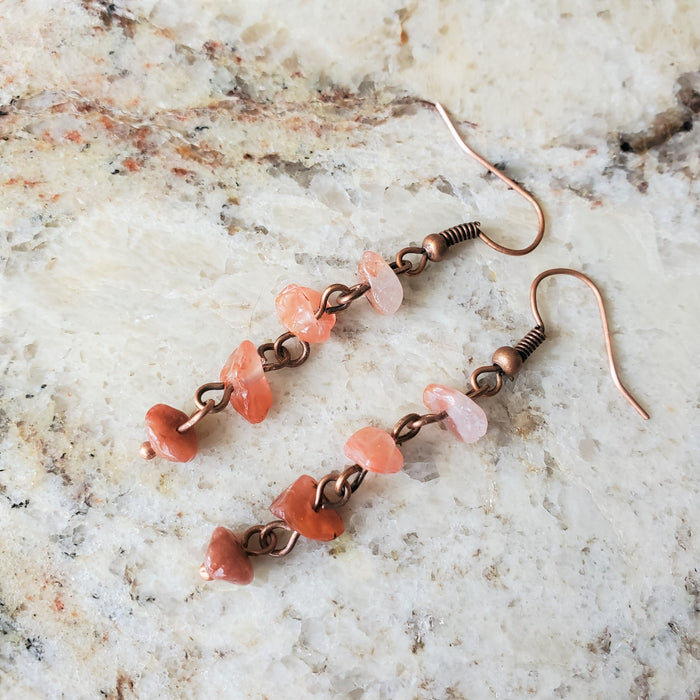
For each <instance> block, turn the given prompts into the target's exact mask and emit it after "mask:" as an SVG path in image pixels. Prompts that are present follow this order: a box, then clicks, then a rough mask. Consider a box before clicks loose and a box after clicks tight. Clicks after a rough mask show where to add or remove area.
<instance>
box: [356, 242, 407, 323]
mask: <svg viewBox="0 0 700 700" xmlns="http://www.w3.org/2000/svg"><path fill="white" fill-rule="evenodd" d="M357 272H358V275H359V277H360V281H361V282H366V283H367V284H369V291H368V292H367V301H369V303H370V304H371V305H372V308H373V309H374V310H375V311H377V312H378V313H380V314H382V315H383V316H390V315H391V314H395V313H396V312H397V311H398V308H399V306H401V302H402V301H403V287H402V286H401V282H400V281H399V278H398V277H397V276H396V273H395V272H394V271H393V270H392V269H391V267H390V266H389V263H388V262H387V261H386V260H384V258H383V257H382V256H381V255H379V254H378V253H373V252H372V251H371V250H366V251H365V252H364V253H362V257H361V258H360V262H359V264H358V265H357Z"/></svg>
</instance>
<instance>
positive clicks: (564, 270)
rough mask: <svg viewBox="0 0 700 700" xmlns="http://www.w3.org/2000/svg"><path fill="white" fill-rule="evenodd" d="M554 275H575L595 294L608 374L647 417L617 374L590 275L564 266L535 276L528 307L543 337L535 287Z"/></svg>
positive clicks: (604, 315)
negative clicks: (606, 356) (606, 355)
mask: <svg viewBox="0 0 700 700" xmlns="http://www.w3.org/2000/svg"><path fill="white" fill-rule="evenodd" d="M554 275H569V276H571V277H575V278H576V279H578V280H581V282H585V283H586V284H587V285H588V286H589V287H590V289H591V291H592V292H593V294H594V295H595V298H596V301H597V302H598V309H599V311H600V320H601V321H602V323H603V337H604V338H605V349H606V351H607V354H608V368H609V369H610V376H611V377H612V380H613V382H614V384H615V386H616V387H617V388H618V390H619V392H620V393H621V394H622V395H623V396H624V397H625V398H626V399H627V401H629V402H630V404H632V406H633V407H634V410H635V411H637V413H639V415H640V416H641V417H642V418H644V420H648V419H649V414H648V413H647V412H646V411H645V410H644V409H643V408H642V407H641V406H640V405H639V403H638V402H637V400H636V399H635V398H634V397H633V396H632V394H630V392H629V391H628V390H627V389H626V388H625V386H624V384H623V383H622V381H621V380H620V377H619V376H618V374H617V367H616V366H615V357H614V355H613V349H612V341H611V338H610V328H609V327H608V316H607V313H606V311H605V304H604V303H603V297H602V296H601V294H600V290H599V289H598V287H597V286H596V285H595V283H594V282H593V280H591V279H590V277H586V275H584V274H583V273H582V272H579V271H578V270H571V269H569V268H566V267H555V268H553V269H551V270H545V271H544V272H541V273H540V274H539V275H537V277H535V279H534V280H533V282H532V286H531V287H530V308H531V309H532V315H533V317H534V319H535V324H536V327H537V328H539V329H540V330H541V331H542V336H543V337H544V332H545V330H544V322H543V321H542V316H541V315H540V312H539V310H538V309H537V287H538V286H539V284H540V282H542V280H544V279H546V278H547V277H552V276H554Z"/></svg>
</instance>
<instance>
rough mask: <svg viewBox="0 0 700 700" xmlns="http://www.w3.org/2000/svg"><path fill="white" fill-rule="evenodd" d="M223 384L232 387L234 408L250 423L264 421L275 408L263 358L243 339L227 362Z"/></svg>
mask: <svg viewBox="0 0 700 700" xmlns="http://www.w3.org/2000/svg"><path fill="white" fill-rule="evenodd" d="M221 381H222V382H224V383H226V384H230V385H231V386H232V387H233V393H232V394H231V405H232V406H233V407H234V408H235V409H236V411H238V413H240V414H241V415H242V416H243V417H244V418H245V419H246V420H247V421H249V422H251V423H260V422H262V421H263V420H265V416H266V415H267V412H268V411H269V410H270V406H272V391H271V390H270V384H269V383H268V381H267V377H266V376H265V372H264V371H263V365H262V358H261V357H260V355H258V351H257V349H256V348H255V345H253V343H251V342H250V340H244V341H243V342H242V343H241V344H240V345H239V346H238V347H237V348H236V349H235V350H234V351H233V352H232V353H231V356H230V357H229V358H228V360H226V364H225V365H224V367H223V369H222V370H221Z"/></svg>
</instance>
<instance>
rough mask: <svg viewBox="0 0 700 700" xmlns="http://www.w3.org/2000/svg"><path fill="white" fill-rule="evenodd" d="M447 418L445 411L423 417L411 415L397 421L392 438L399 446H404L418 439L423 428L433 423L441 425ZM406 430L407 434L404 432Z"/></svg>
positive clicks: (416, 414) (415, 414)
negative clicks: (409, 441)
mask: <svg viewBox="0 0 700 700" xmlns="http://www.w3.org/2000/svg"><path fill="white" fill-rule="evenodd" d="M445 418H447V413H446V412H445V411H443V412H442V413H426V414H424V415H422V416H421V415H420V414H418V413H409V414H407V415H405V416H404V417H403V418H400V419H399V420H398V421H397V423H396V425H394V427H393V428H392V430H391V437H392V438H393V439H394V442H395V443H396V444H397V445H402V444H403V443H404V442H407V441H408V440H412V439H413V438H414V437H416V435H418V433H419V432H420V430H421V428H423V427H425V426H426V425H430V424H431V423H439V422H440V421H442V420H445ZM404 430H405V431H406V432H402V431H404Z"/></svg>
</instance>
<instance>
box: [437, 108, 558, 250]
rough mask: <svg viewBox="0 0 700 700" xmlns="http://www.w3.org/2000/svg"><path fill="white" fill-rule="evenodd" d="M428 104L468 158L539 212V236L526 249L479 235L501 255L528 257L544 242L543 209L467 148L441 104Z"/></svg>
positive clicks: (516, 185)
mask: <svg viewBox="0 0 700 700" xmlns="http://www.w3.org/2000/svg"><path fill="white" fill-rule="evenodd" d="M428 104H430V105H432V106H433V107H435V109H436V110H437V113H438V114H439V115H440V116H441V117H442V120H443V121H444V122H445V124H446V125H447V128H448V129H449V131H450V134H452V137H453V138H454V140H455V141H456V142H457V145H458V146H459V147H460V148H461V149H462V150H463V151H464V152H465V153H466V154H467V155H468V156H471V157H472V158H473V159H474V160H476V161H477V162H478V163H480V164H481V165H483V166H484V167H485V168H486V169H487V170H488V171H490V172H492V173H493V174H494V175H495V176H496V177H497V178H499V179H500V180H503V182H505V183H506V185H508V187H509V188H511V189H513V190H515V191H516V192H517V193H518V194H519V195H520V196H521V197H524V198H525V199H526V200H527V201H528V202H530V204H532V206H533V207H534V208H535V211H536V212H537V224H538V228H537V236H536V237H535V240H534V241H533V242H532V243H530V245H529V246H527V247H526V248H507V247H506V246H503V245H501V244H500V243H496V242H495V241H493V240H491V239H490V238H489V237H488V236H487V235H486V234H485V233H482V232H481V231H479V234H478V235H479V238H480V239H481V240H482V241H483V242H484V243H486V245H488V246H490V247H491V248H493V249H494V250H495V251H497V252H499V253H505V254H506V255H527V254H528V253H529V252H530V251H532V250H534V249H535V248H537V246H538V245H539V243H540V241H541V240H542V236H544V214H543V213H542V207H541V206H540V205H539V203H538V201H537V200H536V199H535V198H534V197H533V196H532V195H531V194H530V193H529V192H528V191H527V190H526V189H524V188H522V187H521V186H520V185H518V184H517V183H516V182H513V180H511V179H510V178H509V177H508V176H507V175H505V174H504V173H502V172H501V171H500V170H499V169H498V168H497V167H496V166H495V165H493V164H491V163H489V161H487V160H486V158H484V157H483V156H481V155H479V154H478V153H477V152H476V151H475V150H474V149H472V148H471V147H470V146H467V144H466V143H465V142H464V140H463V139H462V137H461V136H460V135H459V132H458V131H457V129H456V127H455V125H454V123H453V122H452V120H451V119H450V117H449V116H448V114H447V112H446V111H445V108H444V107H443V106H442V105H441V104H440V103H439V102H429V101H428Z"/></svg>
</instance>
